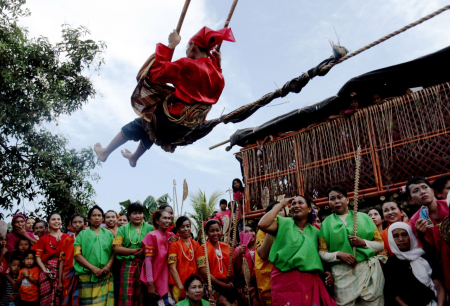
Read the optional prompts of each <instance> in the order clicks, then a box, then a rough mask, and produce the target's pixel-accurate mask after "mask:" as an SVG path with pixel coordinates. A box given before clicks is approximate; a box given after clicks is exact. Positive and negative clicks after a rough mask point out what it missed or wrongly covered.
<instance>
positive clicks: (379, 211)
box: [367, 201, 400, 220]
mask: <svg viewBox="0 0 450 306" xmlns="http://www.w3.org/2000/svg"><path fill="white" fill-rule="evenodd" d="M389 202H390V201H389ZM385 203H387V202H385ZM385 203H383V205H384V204H385ZM397 206H398V204H397ZM381 207H383V206H381ZM399 208H400V207H399ZM371 210H376V211H377V212H378V214H379V215H380V217H381V220H384V218H383V212H382V211H381V210H380V209H379V208H376V207H370V208H369V210H368V211H367V214H369V212H370V211H371Z"/></svg>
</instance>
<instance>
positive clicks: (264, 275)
mask: <svg viewBox="0 0 450 306" xmlns="http://www.w3.org/2000/svg"><path fill="white" fill-rule="evenodd" d="M278 203H279V202H278V201H273V202H271V203H269V205H268V206H267V208H266V214H267V213H268V212H269V211H271V210H272V208H273V207H274V205H275V204H278ZM286 215H287V213H286V207H285V208H283V209H281V210H280V211H279V212H278V216H280V217H281V218H284V217H286ZM272 244H273V236H272V235H270V234H266V233H265V232H263V231H262V230H258V233H257V234H256V245H257V249H256V254H255V275H256V283H257V285H258V294H259V300H260V302H261V304H262V306H266V305H272V294H271V292H270V275H271V274H272V268H273V265H272V263H271V262H270V261H269V253H270V249H271V248H272Z"/></svg>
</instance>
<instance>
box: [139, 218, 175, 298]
mask: <svg viewBox="0 0 450 306" xmlns="http://www.w3.org/2000/svg"><path fill="white" fill-rule="evenodd" d="M171 224H172V216H171V214H170V213H169V212H167V211H165V210H163V211H161V210H157V211H155V212H154V213H153V226H154V227H155V228H156V230H155V231H152V232H150V233H148V234H147V235H146V236H145V238H144V239H143V240H142V248H143V249H144V250H145V260H144V265H143V266H142V272H141V281H142V282H143V283H144V284H145V285H146V286H147V288H148V293H149V295H150V298H151V299H152V300H153V301H154V302H155V303H156V304H157V305H158V306H173V305H175V300H174V298H173V297H172V293H171V292H170V290H169V266H168V264H167V254H168V252H169V238H170V237H171V236H173V235H174V234H173V233H172V232H167V229H168V228H169V227H170V226H171Z"/></svg>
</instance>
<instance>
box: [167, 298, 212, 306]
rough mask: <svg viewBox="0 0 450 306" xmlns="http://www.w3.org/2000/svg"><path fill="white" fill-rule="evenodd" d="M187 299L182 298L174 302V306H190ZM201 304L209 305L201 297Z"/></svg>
mask: <svg viewBox="0 0 450 306" xmlns="http://www.w3.org/2000/svg"><path fill="white" fill-rule="evenodd" d="M190 305H191V304H190V303H189V299H184V300H182V301H181V302H179V303H176V304H175V306H190ZM202 306H209V302H208V301H205V300H204V299H202Z"/></svg>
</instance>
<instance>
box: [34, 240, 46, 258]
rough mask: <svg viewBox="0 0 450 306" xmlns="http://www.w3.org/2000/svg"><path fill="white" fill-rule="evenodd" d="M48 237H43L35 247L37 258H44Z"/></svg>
mask: <svg viewBox="0 0 450 306" xmlns="http://www.w3.org/2000/svg"><path fill="white" fill-rule="evenodd" d="M46 238H47V237H46V236H42V237H41V238H40V239H39V240H38V241H37V242H36V243H35V244H34V245H35V246H36V257H42V254H43V253H44V250H45V241H44V240H45V239H46Z"/></svg>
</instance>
